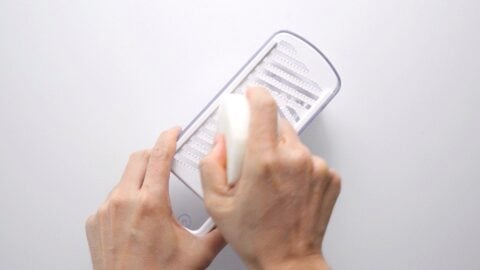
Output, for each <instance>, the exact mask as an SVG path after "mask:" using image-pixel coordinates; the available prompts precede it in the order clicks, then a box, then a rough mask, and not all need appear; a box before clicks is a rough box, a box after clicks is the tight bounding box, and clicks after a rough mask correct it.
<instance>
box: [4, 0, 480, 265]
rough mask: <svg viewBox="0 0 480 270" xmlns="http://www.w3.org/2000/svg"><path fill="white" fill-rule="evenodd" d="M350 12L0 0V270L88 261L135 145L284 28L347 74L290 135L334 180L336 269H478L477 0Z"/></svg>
mask: <svg viewBox="0 0 480 270" xmlns="http://www.w3.org/2000/svg"><path fill="white" fill-rule="evenodd" d="M192 2H193V1H192ZM362 3H363V4H360V3H359V2H358V1H321V2H320V1H310V2H307V1H263V2H261V3H260V1H238V2H236V3H230V2H229V3H227V2H225V1H195V2H194V3H184V2H182V1H125V0H122V1H113V0H107V1H58V0H45V1H29V2H26V1H13V0H12V1H10V0H6V1H5V0H4V1H0V125H1V133H0V194H1V197H0V213H1V215H2V218H1V219H0V220H1V221H0V254H1V256H0V257H1V259H0V269H78V270H80V269H88V268H89V267H90V261H89V254H88V249H87V244H86V240H85V236H84V221H85V219H86V217H87V216H88V215H89V214H91V213H93V212H94V211H95V209H96V208H97V206H98V205H99V204H100V203H101V202H102V201H103V200H104V198H105V196H106V195H107V193H108V192H109V190H110V189H111V188H112V187H113V185H114V184H115V183H116V182H117V181H118V179H119V177H120V175H121V173H122V170H123V167H124V165H125V162H126V160H127V158H128V155H129V153H131V152H133V151H135V150H137V149H142V148H147V147H149V146H151V145H152V144H153V142H154V141H155V139H156V137H157V135H158V134H159V132H160V131H161V130H163V129H165V128H168V127H170V126H173V125H176V124H180V125H185V124H186V123H188V121H189V120H191V119H192V118H193V117H194V116H195V115H196V114H197V113H198V112H199V110H200V109H201V108H202V107H203V106H204V105H205V104H206V102H207V101H209V100H210V99H211V98H212V97H213V96H214V94H215V93H216V92H217V91H218V90H219V89H220V88H221V87H222V86H223V85H224V84H225V83H226V82H227V81H228V80H229V79H230V78H231V76H233V75H234V74H235V72H236V71H237V70H238V69H239V68H240V67H241V66H242V65H243V64H244V62H245V61H246V60H248V58H249V57H250V56H251V55H252V53H254V52H255V51H256V49H258V47H259V46H260V45H261V44H263V42H264V41H265V40H266V39H267V38H268V37H269V36H270V35H271V34H272V33H273V32H275V31H277V30H279V29H289V30H292V31H294V32H297V33H298V34H300V35H303V36H304V37H306V38H307V39H309V40H310V41H311V42H312V43H314V44H316V45H317V46H318V47H319V48H320V49H321V50H322V51H323V52H324V53H325V54H326V55H327V57H329V58H330V60H331V61H332V62H333V64H334V65H335V66H336V67H337V69H338V71H339V73H340V75H341V77H342V79H343V87H342V89H341V91H340V93H339V95H338V96H337V97H336V98H335V99H334V100H333V102H332V103H331V104H330V105H329V106H328V107H327V108H326V110H325V111H324V112H323V113H322V114H321V115H320V116H319V117H318V118H317V119H316V120H315V121H314V122H313V123H312V124H311V126H310V127H309V128H307V130H305V132H304V134H303V135H302V138H303V140H304V142H305V143H306V144H307V145H309V146H310V147H311V149H312V151H313V152H314V153H317V154H320V155H322V156H324V157H325V158H326V159H327V160H328V162H329V163H330V164H331V166H332V167H334V168H336V169H337V170H338V171H340V172H341V174H342V176H343V191H342V194H341V197H340V199H339V202H338V205H337V207H336V209H335V212H334V215H333V217H332V220H331V224H330V227H329V230H328V234H327V238H326V241H325V245H324V249H325V254H326V257H327V259H328V261H329V262H330V264H331V266H332V268H333V269H365V270H367V269H445V270H447V269H463V270H467V269H472V270H473V269H480V261H479V260H478V254H479V253H478V251H479V250H480V244H479V243H480V230H479V228H480V217H479V212H480V210H479V206H480V196H478V194H479V191H480V167H479V166H478V162H479V161H480V143H479V142H478V138H479V137H480V94H479V89H480V76H479V75H480V73H479V70H480V53H479V52H478V48H480V32H479V29H478V26H479V25H480V19H479V16H478V14H480V13H479V11H480V4H479V3H480V2H478V1H473V0H471V1H468V0H465V1H434V0H427V1H413V0H407V1H362ZM211 269H243V266H242V264H241V262H240V260H239V259H238V258H237V257H236V255H234V254H233V252H232V251H231V250H230V249H228V248H227V249H225V250H224V251H223V252H222V253H221V255H220V256H219V257H218V258H217V259H216V261H215V262H214V263H213V265H212V266H211Z"/></svg>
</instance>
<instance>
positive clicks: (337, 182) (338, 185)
mask: <svg viewBox="0 0 480 270" xmlns="http://www.w3.org/2000/svg"><path fill="white" fill-rule="evenodd" d="M330 185H331V186H332V187H333V188H334V189H335V190H336V191H337V193H340V190H341V189H342V179H341V178H340V177H339V176H338V175H335V176H333V177H332V180H331V183H330Z"/></svg>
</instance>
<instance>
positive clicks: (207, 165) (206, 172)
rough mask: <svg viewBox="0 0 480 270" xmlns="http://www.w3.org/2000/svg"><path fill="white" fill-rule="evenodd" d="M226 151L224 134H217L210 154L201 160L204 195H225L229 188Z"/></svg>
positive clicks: (205, 196)
mask: <svg viewBox="0 0 480 270" xmlns="http://www.w3.org/2000/svg"><path fill="white" fill-rule="evenodd" d="M225 162H226V153H225V139H224V138H223V135H217V137H216V138H215V145H214V146H213V148H212V150H211V151H210V153H209V154H208V155H206V156H205V157H204V158H203V159H202V160H201V162H200V174H201V178H202V188H203V197H204V199H205V200H207V199H208V198H209V197H210V196H213V197H216V196H214V195H220V196H222V195H224V194H225V192H226V191H227V190H228V184H227V174H226V170H225Z"/></svg>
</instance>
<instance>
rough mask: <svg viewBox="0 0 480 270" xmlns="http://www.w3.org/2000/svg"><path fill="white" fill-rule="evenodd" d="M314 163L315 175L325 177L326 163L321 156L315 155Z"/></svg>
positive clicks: (326, 171) (326, 173) (326, 172)
mask: <svg viewBox="0 0 480 270" xmlns="http://www.w3.org/2000/svg"><path fill="white" fill-rule="evenodd" d="M314 164H315V165H314V166H315V173H316V175H318V176H319V177H325V176H327V175H328V164H327V162H326V161H325V160H324V159H323V158H320V157H315V159H314Z"/></svg>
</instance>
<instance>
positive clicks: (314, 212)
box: [201, 88, 340, 269]
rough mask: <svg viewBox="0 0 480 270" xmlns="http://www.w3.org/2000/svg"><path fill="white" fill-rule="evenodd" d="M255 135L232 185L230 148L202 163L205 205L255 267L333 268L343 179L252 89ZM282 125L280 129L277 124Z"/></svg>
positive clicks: (219, 147)
mask: <svg viewBox="0 0 480 270" xmlns="http://www.w3.org/2000/svg"><path fill="white" fill-rule="evenodd" d="M247 98H248V100H249V103H250V111H251V118H250V130H249V139H248V143H247V149H246V150H245V156H244V161H243V169H242V174H241V177H240V179H239V181H238V182H237V183H236V184H235V185H234V186H229V185H228V184H227V179H226V171H225V163H226V160H225V143H224V140H223V137H222V136H219V137H217V141H216V144H215V146H214V148H213V149H212V151H211V152H210V153H209V154H208V155H207V156H206V157H205V158H204V159H203V160H202V162H201V173H202V185H203V190H204V199H205V205H206V208H207V210H208V213H209V214H210V215H211V216H212V218H213V220H214V221H215V224H216V225H217V227H218V228H219V229H220V231H221V232H222V234H223V236H224V237H225V239H226V240H227V242H228V243H229V244H231V246H232V247H233V248H234V249H235V251H237V253H238V254H239V255H240V256H241V258H242V259H243V261H244V262H245V263H246V265H247V266H248V267H249V268H250V269H312V268H315V269H327V268H328V267H327V264H326V262H325V260H324V258H323V255H322V241H323V238H324V235H325V231H326V228H327V224H328V221H329V219H330V215H331V213H332V210H333V207H334V205H335V201H336V199H337V197H338V195H339V193H340V178H339V176H338V175H337V174H336V173H335V172H334V171H332V170H330V169H329V168H328V166H327V164H326V163H325V161H324V160H322V159H321V158H319V157H317V156H313V155H312V154H311V153H310V152H309V150H308V149H307V148H306V146H305V145H303V144H302V143H301V141H300V139H299V138H298V136H297V134H296V132H295V130H294V129H293V128H292V126H291V125H290V124H289V123H288V122H287V121H286V120H283V119H281V120H280V122H279V124H277V106H276V104H275V101H274V100H273V98H272V97H271V96H270V94H269V93H268V92H267V91H266V90H264V89H260V88H258V89H249V91H248V92H247ZM277 125H279V126H277Z"/></svg>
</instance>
